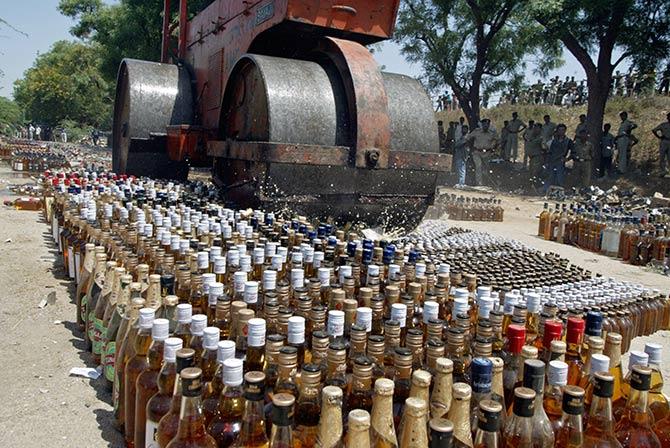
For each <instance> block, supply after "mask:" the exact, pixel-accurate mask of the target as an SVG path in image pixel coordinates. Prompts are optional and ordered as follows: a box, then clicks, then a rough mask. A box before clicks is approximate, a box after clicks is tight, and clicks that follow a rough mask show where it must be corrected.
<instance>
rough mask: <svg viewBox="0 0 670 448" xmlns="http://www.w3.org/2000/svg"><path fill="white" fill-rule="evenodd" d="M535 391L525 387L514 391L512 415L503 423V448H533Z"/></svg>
mask: <svg viewBox="0 0 670 448" xmlns="http://www.w3.org/2000/svg"><path fill="white" fill-rule="evenodd" d="M534 406H535V391H533V389H528V388H527V387H517V388H516V389H515V390H514V406H513V413H512V415H510V416H509V417H508V418H507V421H506V422H505V429H504V430H503V438H504V439H505V448H533V447H534V445H533V424H532V419H533V414H534V409H533V408H534Z"/></svg>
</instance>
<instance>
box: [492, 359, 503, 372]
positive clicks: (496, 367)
mask: <svg viewBox="0 0 670 448" xmlns="http://www.w3.org/2000/svg"><path fill="white" fill-rule="evenodd" d="M489 359H490V360H491V362H492V363H493V372H494V373H497V372H502V370H503V368H504V367H505V362H504V361H503V360H502V358H498V357H497V356H491V357H489Z"/></svg>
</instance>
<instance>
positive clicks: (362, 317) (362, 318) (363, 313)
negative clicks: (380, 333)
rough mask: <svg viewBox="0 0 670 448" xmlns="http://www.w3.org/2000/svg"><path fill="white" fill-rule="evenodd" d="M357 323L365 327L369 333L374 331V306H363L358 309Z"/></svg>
mask: <svg viewBox="0 0 670 448" xmlns="http://www.w3.org/2000/svg"><path fill="white" fill-rule="evenodd" d="M356 325H359V326H361V327H363V328H365V331H366V332H368V333H369V332H371V331H372V308H368V307H367V306H361V307H358V308H357V309H356Z"/></svg>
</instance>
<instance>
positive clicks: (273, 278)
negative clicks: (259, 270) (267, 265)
mask: <svg viewBox="0 0 670 448" xmlns="http://www.w3.org/2000/svg"><path fill="white" fill-rule="evenodd" d="M275 289H277V271H274V270H272V269H266V270H264V271H263V290H264V291H273V290H275Z"/></svg>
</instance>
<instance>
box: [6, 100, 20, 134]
mask: <svg viewBox="0 0 670 448" xmlns="http://www.w3.org/2000/svg"><path fill="white" fill-rule="evenodd" d="M22 118H23V113H22V112H21V108H20V107H19V105H18V104H16V103H15V102H14V101H12V100H10V99H9V98H5V97H4V96H0V134H5V135H12V133H13V131H14V130H16V129H17V128H18V127H19V126H20V125H21V121H22Z"/></svg>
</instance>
